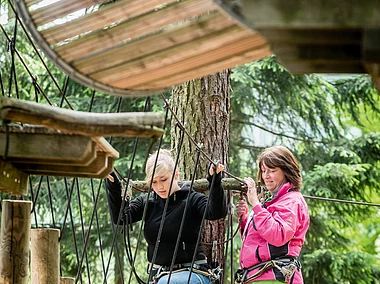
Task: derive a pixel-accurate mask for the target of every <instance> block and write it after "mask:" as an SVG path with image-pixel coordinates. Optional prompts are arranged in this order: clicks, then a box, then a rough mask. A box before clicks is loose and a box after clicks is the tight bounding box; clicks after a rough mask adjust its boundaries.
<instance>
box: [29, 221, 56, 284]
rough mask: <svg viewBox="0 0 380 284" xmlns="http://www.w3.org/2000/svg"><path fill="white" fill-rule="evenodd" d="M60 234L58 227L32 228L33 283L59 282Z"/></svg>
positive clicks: (31, 266)
mask: <svg viewBox="0 0 380 284" xmlns="http://www.w3.org/2000/svg"><path fill="white" fill-rule="evenodd" d="M59 234H60V230H58V229H50V228H49V229H48V228H44V229H32V230H31V251H30V262H31V265H30V268H31V284H40V283H44V284H59V282H60V276H59V273H60V272H59V263H60V256H59V251H60V250H59V242H58V239H59Z"/></svg>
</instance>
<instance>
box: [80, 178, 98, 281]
mask: <svg viewBox="0 0 380 284" xmlns="http://www.w3.org/2000/svg"><path fill="white" fill-rule="evenodd" d="M75 185H76V189H77V196H78V206H79V217H80V224H81V226H82V238H83V242H85V240H86V237H85V234H84V231H85V229H84V221H83V212H82V202H81V194H80V190H79V182H78V178H75ZM93 212H94V211H93ZM83 253H84V255H85V258H86V265H87V267H86V268H87V277H88V281H89V283H90V284H91V275H90V267H89V264H88V255H87V251H86V248H85V247H84V248H83ZM83 253H82V255H83ZM82 261H83V258H81V262H80V265H79V266H78V274H80V272H81V268H82V267H81V266H82ZM77 279H78V277H77ZM77 279H76V281H77ZM76 283H77V282H76Z"/></svg>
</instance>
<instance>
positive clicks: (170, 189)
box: [149, 129, 185, 279]
mask: <svg viewBox="0 0 380 284" xmlns="http://www.w3.org/2000/svg"><path fill="white" fill-rule="evenodd" d="M181 131H182V133H181V137H180V142H179V146H178V153H177V157H176V161H175V163H174V169H173V173H172V177H171V180H170V186H169V192H168V196H170V195H171V191H172V189H173V182H174V177H175V172H176V169H177V165H178V161H179V156H180V152H181V149H182V144H183V139H184V137H185V133H184V132H183V130H182V129H181ZM158 155H159V153H157V158H158ZM151 179H152V182H153V179H154V176H153V175H152V178H151ZM169 201H170V198H166V200H165V206H164V210H163V211H162V217H161V223H160V227H159V229H158V234H157V240H156V244H155V247H154V251H153V257H152V264H153V263H155V260H156V257H157V253H158V247H159V245H160V240H161V236H162V231H163V228H164V223H165V219H166V213H167V211H168V207H169ZM152 272H153V265H151V267H150V271H149V279H150V278H151V277H152V276H153V275H152Z"/></svg>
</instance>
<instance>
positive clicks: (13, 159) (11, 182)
mask: <svg viewBox="0 0 380 284" xmlns="http://www.w3.org/2000/svg"><path fill="white" fill-rule="evenodd" d="M0 119H1V120H3V125H0V177H1V178H0V190H1V191H4V192H7V193H10V194H13V195H26V194H27V183H28V176H29V175H30V174H34V175H49V176H64V177H86V178H105V177H107V175H108V174H110V173H111V172H112V171H113V162H114V160H115V159H117V158H118V157H119V153H118V152H117V151H116V150H115V149H114V148H113V147H112V146H111V145H110V144H109V143H108V142H107V140H106V139H105V138H104V137H103V136H109V135H112V136H132V137H145V138H152V137H160V136H161V135H162V134H163V130H162V129H160V128H158V127H157V126H162V125H163V124H164V119H163V115H162V114H160V113H116V114H110V113H85V112H78V111H73V110H67V109H61V108H58V107H53V106H49V105H44V104H39V103H35V102H29V101H23V100H19V99H11V98H7V97H0ZM21 123H23V124H21Z"/></svg>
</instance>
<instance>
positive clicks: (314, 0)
mask: <svg viewBox="0 0 380 284" xmlns="http://www.w3.org/2000/svg"><path fill="white" fill-rule="evenodd" d="M218 2H219V3H220V4H221V7H222V8H223V9H224V10H225V12H226V13H229V14H230V15H231V16H232V17H235V19H236V20H237V21H240V22H241V23H244V24H246V25H247V26H250V27H251V28H252V29H255V30H256V31H258V32H259V33H260V34H262V35H263V36H264V37H265V38H266V39H267V41H268V43H269V44H270V46H271V50H272V52H273V53H274V54H276V55H277V57H278V59H279V60H280V62H281V63H282V64H283V65H284V66H285V67H286V68H287V69H288V70H289V71H290V72H291V73H293V74H307V73H355V74H357V73H369V74H370V75H371V76H372V79H373V81H374V82H375V84H376V86H377V89H378V90H380V65H379V63H380V21H379V15H380V2H379V1H377V0H363V1H341V0H331V1H322V0H309V1H299V0H290V1H286V3H284V1H282V0H241V1H231V0H220V1H218Z"/></svg>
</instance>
